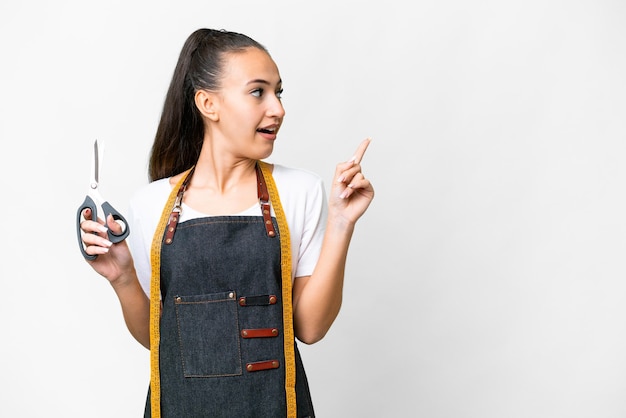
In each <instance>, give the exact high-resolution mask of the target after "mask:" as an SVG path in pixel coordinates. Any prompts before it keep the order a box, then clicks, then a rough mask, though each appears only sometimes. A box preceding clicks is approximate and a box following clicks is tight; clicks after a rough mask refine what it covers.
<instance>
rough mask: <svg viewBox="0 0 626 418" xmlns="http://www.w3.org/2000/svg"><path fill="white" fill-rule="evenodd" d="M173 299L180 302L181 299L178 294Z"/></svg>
mask: <svg viewBox="0 0 626 418" xmlns="http://www.w3.org/2000/svg"><path fill="white" fill-rule="evenodd" d="M174 300H175V301H176V303H180V302H182V299H181V297H180V296H176V298H175V299H174Z"/></svg>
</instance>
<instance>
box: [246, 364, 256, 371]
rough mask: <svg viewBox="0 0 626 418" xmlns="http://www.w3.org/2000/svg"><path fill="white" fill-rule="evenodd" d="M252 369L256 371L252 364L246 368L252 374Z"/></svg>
mask: <svg viewBox="0 0 626 418" xmlns="http://www.w3.org/2000/svg"><path fill="white" fill-rule="evenodd" d="M252 369H254V366H253V365H252V364H248V365H247V366H246V370H248V371H249V372H251V371H252Z"/></svg>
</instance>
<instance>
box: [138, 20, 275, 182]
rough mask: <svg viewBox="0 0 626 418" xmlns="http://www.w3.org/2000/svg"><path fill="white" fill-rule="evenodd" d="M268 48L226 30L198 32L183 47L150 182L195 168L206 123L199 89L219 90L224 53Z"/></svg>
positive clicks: (161, 122) (153, 155) (160, 128)
mask: <svg viewBox="0 0 626 418" xmlns="http://www.w3.org/2000/svg"><path fill="white" fill-rule="evenodd" d="M250 47H253V48H258V49H261V50H263V51H265V52H267V49H266V48H265V47H264V46H263V45H261V44H260V43H258V42H257V41H255V40H254V39H252V38H250V37H248V36H246V35H243V34H241V33H236V32H230V31H226V30H215V29H198V30H196V31H195V32H193V33H192V34H191V35H189V37H188V38H187V40H186V41H185V44H184V45H183V48H182V50H181V52H180V55H179V57H178V62H177V63H176V68H175V69H174V75H173V76H172V81H171V82H170V86H169V88H168V90H167V94H166V96H165V102H164V104H163V111H162V113H161V119H160V120H159V125H158V128H157V132H156V136H155V138H154V144H152V150H151V152H150V161H149V165H148V178H149V180H150V181H154V180H158V179H162V178H166V177H171V176H173V175H175V174H178V173H180V172H182V171H184V170H186V169H188V168H189V167H191V166H192V165H194V164H195V163H196V162H197V160H198V157H199V156H200V150H201V148H202V141H203V139H204V123H203V120H202V117H201V115H200V112H199V111H198V109H197V108H196V105H195V102H194V95H195V93H196V91H198V90H209V91H217V90H218V89H219V87H220V81H221V76H222V71H223V65H224V54H225V53H227V52H241V51H243V50H245V49H246V48H250Z"/></svg>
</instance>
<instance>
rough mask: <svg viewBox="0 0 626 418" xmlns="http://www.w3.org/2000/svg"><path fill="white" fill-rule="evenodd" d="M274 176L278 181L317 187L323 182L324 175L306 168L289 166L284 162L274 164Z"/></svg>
mask: <svg viewBox="0 0 626 418" xmlns="http://www.w3.org/2000/svg"><path fill="white" fill-rule="evenodd" d="M273 166H274V169H273V171H272V176H273V177H274V179H275V180H276V182H277V183H283V184H287V185H299V186H300V187H302V186H307V185H308V186H311V187H315V186H318V185H320V184H321V183H322V177H321V176H320V175H319V174H317V173H315V172H313V171H310V170H307V169H304V168H296V167H289V166H285V165H282V164H273Z"/></svg>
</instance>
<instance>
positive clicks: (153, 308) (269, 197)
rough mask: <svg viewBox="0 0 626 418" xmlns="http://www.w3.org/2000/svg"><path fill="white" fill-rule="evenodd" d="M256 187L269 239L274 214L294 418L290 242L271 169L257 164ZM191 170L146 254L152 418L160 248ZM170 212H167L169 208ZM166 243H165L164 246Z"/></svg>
mask: <svg viewBox="0 0 626 418" xmlns="http://www.w3.org/2000/svg"><path fill="white" fill-rule="evenodd" d="M256 169H257V185H258V194H259V203H260V204H261V211H262V213H263V218H264V221H265V222H264V223H265V228H266V230H267V234H268V236H270V237H274V236H276V232H275V231H274V225H273V224H272V221H271V212H270V202H273V203H274V213H275V214H276V222H277V224H278V231H279V233H280V253H281V254H280V255H281V275H282V277H281V279H282V286H281V288H282V298H283V331H284V335H283V341H284V343H283V344H284V351H285V395H286V401H287V418H295V417H296V361H295V347H294V345H295V335H294V330H293V306H292V283H291V238H290V235H289V226H288V225H287V218H286V217H285V212H284V211H283V207H282V204H281V202H280V196H279V195H278V189H277V188H276V183H274V177H273V176H272V171H271V166H270V164H268V163H265V162H263V161H258V163H257V167H256ZM193 170H194V167H192V168H190V169H189V170H187V171H186V172H185V173H184V174H183V176H181V179H180V180H179V182H178V183H177V184H176V186H175V187H174V188H172V192H171V193H170V196H169V198H168V200H167V203H166V204H165V207H164V208H163V212H162V213H161V219H160V221H159V224H158V225H157V229H156V231H155V233H154V237H153V240H152V247H151V251H150V264H151V268H152V276H151V279H150V408H151V412H152V418H161V381H160V371H159V343H160V340H161V335H160V329H159V322H160V318H161V247H162V244H163V243H165V244H169V243H171V241H172V239H173V237H174V232H175V231H176V225H177V223H178V218H179V216H180V205H181V204H182V195H183V193H184V192H185V190H186V188H187V184H188V183H189V180H190V179H191V174H193ZM172 207H173V209H170V208H172ZM164 235H165V238H164ZM168 239H169V242H168Z"/></svg>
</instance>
